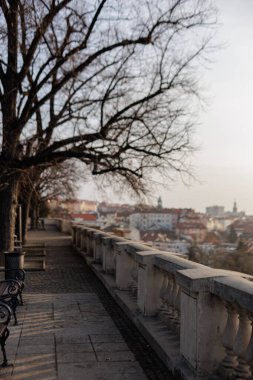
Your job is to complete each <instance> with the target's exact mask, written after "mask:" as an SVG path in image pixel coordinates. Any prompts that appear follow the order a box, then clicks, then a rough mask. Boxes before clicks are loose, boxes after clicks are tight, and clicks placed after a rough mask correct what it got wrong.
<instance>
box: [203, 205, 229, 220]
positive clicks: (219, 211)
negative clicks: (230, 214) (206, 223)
mask: <svg viewBox="0 0 253 380" xmlns="http://www.w3.org/2000/svg"><path fill="white" fill-rule="evenodd" d="M224 213H225V208H224V207H223V206H210V207H206V214H208V215H209V216H213V217H217V216H224Z"/></svg>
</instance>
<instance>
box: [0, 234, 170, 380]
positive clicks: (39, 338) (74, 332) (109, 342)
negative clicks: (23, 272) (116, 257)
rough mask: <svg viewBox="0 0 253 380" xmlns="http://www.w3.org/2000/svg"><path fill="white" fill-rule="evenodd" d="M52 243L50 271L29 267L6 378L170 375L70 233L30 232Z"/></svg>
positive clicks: (0, 372) (2, 372)
mask: <svg viewBox="0 0 253 380" xmlns="http://www.w3.org/2000/svg"><path fill="white" fill-rule="evenodd" d="M30 240H32V241H42V242H46V244H47V248H46V249H47V256H46V265H47V268H46V271H44V272H43V271H41V272H28V273H27V281H26V288H25V291H24V302H25V305H24V306H23V307H19V308H18V321H19V324H18V326H11V327H10V337H9V339H8V340H7V344H6V350H7V355H8V358H9V362H10V363H12V364H13V366H9V367H8V368H1V369H0V378H1V379H3V380H9V379H12V380H21V379H24V380H30V379H31V380H32V379H34V380H35V379H36V380H37V379H38V380H39V379H44V380H53V379H58V380H65V379H68V380H71V379H75V380H79V379H80V380H83V379H87V380H93V379H94V380H109V379H110V380H118V379H120V380H128V379H129V380H130V379H131V380H137V379H138V380H144V379H154V380H156V379H161V380H162V379H172V377H171V375H170V374H169V372H168V371H167V369H166V368H165V366H164V365H163V363H162V362H161V361H160V359H159V358H158V357H157V356H156V354H155V353H154V352H153V351H152V349H151V348H150V346H149V345H148V344H147V342H146V341H145V340H144V338H143V337H142V336H141V335H140V334H139V332H138V331H137V330H136V328H135V327H134V326H133V325H132V323H131V321H130V320H129V319H128V318H127V317H126V316H125V315H124V313H123V312H122V311H121V309H120V308H119V306H118V305H117V304H116V303H115V301H114V300H113V299H112V297H111V296H110V295H109V293H107V291H106V289H105V288H104V287H103V285H102V284H101V283H100V281H99V280H98V279H97V278H96V277H95V275H94V274H93V272H92V271H91V270H90V268H89V267H88V266H87V265H86V264H85V263H84V261H83V260H82V259H81V258H80V257H79V256H78V255H77V254H76V253H75V252H74V251H73V249H72V248H71V246H70V237H68V236H64V235H63V234H61V233H59V232H57V231H55V230H54V229H53V228H52V227H51V228H50V229H49V230H47V231H38V232H34V233H30Z"/></svg>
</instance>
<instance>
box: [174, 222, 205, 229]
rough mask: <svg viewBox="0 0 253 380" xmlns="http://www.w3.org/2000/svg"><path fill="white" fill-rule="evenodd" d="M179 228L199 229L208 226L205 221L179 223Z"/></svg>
mask: <svg viewBox="0 0 253 380" xmlns="http://www.w3.org/2000/svg"><path fill="white" fill-rule="evenodd" d="M176 228H177V229H179V230H186V229H189V230H190V229H198V230H206V227H205V226H204V224H203V223H187V222H185V223H178V224H177V226H176Z"/></svg>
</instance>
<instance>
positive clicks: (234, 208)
mask: <svg viewBox="0 0 253 380" xmlns="http://www.w3.org/2000/svg"><path fill="white" fill-rule="evenodd" d="M233 213H235V214H236V213H237V204H236V202H234V206H233Z"/></svg>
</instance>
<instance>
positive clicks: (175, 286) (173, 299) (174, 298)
mask: <svg viewBox="0 0 253 380" xmlns="http://www.w3.org/2000/svg"><path fill="white" fill-rule="evenodd" d="M178 291H179V285H178V284H177V282H176V280H175V278H174V277H173V288H172V293H171V309H172V316H171V320H172V323H173V324H174V325H175V324H176V323H177V319H178V309H177V297H178Z"/></svg>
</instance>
